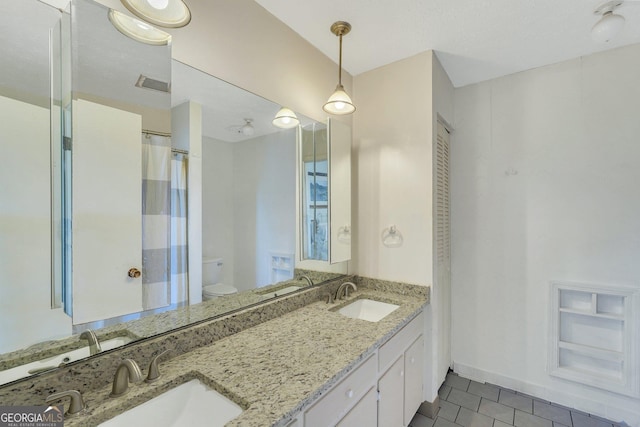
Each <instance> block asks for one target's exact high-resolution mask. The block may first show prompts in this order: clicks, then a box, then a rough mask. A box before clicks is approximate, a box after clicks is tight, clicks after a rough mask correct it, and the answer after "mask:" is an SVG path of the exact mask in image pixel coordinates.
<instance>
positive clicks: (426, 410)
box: [418, 396, 440, 420]
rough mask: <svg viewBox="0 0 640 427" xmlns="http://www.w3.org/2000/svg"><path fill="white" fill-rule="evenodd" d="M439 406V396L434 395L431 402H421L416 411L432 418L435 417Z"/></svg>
mask: <svg viewBox="0 0 640 427" xmlns="http://www.w3.org/2000/svg"><path fill="white" fill-rule="evenodd" d="M439 408H440V397H438V396H436V398H435V399H434V401H433V402H422V403H421V404H420V407H419V408H418V413H419V414H421V415H424V416H425V417H427V418H431V419H432V420H433V419H435V418H436V415H437V414H438V409H439Z"/></svg>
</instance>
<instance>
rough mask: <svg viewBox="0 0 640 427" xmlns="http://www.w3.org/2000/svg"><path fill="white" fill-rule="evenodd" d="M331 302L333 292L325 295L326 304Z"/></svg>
mask: <svg viewBox="0 0 640 427" xmlns="http://www.w3.org/2000/svg"><path fill="white" fill-rule="evenodd" d="M333 302H334V300H333V293H331V292H329V295H327V304H333Z"/></svg>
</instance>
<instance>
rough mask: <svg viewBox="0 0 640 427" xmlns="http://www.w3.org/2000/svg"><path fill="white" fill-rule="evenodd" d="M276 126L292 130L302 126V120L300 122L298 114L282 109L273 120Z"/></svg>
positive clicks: (285, 108)
mask: <svg viewBox="0 0 640 427" xmlns="http://www.w3.org/2000/svg"><path fill="white" fill-rule="evenodd" d="M271 123H273V125H274V126H276V127H279V128H282V129H291V128H294V127H296V126H298V125H299V124H300V120H298V116H296V113H294V112H293V111H291V110H290V109H288V108H287V107H282V108H281V109H280V110H279V111H278V112H277V113H276V116H275V117H274V118H273V121H272V122H271Z"/></svg>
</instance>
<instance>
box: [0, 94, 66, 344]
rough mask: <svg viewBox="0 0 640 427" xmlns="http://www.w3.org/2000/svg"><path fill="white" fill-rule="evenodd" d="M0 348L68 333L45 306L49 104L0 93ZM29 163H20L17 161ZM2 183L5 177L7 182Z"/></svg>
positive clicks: (48, 273)
mask: <svg viewBox="0 0 640 427" xmlns="http://www.w3.org/2000/svg"><path fill="white" fill-rule="evenodd" d="M0 114H2V117H3V128H2V138H3V140H6V141H12V143H11V144H10V145H8V146H7V151H6V152H5V153H4V154H3V155H2V156H0V182H3V183H5V184H3V185H2V186H0V236H2V239H0V283H3V286H0V325H2V334H0V337H1V338H0V353H4V352H8V351H12V350H17V349H19V348H21V347H24V346H27V345H31V344H35V343H37V342H40V341H42V340H47V339H52V338H59V337H64V336H68V335H71V318H70V317H68V316H67V315H65V314H64V312H63V311H62V309H56V310H51V225H52V224H51V216H50V215H51V206H50V204H51V198H50V194H49V190H50V187H49V186H50V172H51V168H50V147H49V110H48V109H46V108H42V107H38V106H35V105H31V104H27V103H24V102H21V101H16V100H14V99H9V98H5V97H3V96H0ZM25 164H30V165H34V167H31V168H25V167H23V166H22V165H25ZM6 183H11V185H8V184H6Z"/></svg>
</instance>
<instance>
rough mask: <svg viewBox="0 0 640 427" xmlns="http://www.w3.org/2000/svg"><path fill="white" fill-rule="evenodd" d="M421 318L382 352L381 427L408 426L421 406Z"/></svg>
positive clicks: (398, 334) (379, 409) (379, 415)
mask: <svg viewBox="0 0 640 427" xmlns="http://www.w3.org/2000/svg"><path fill="white" fill-rule="evenodd" d="M422 328H423V323H422V315H420V316H418V317H416V318H415V319H414V320H412V321H411V322H410V323H409V324H408V325H407V326H405V327H404V328H402V330H400V332H398V333H397V334H396V335H395V336H394V337H393V338H391V339H390V340H389V341H387V343H385V344H384V345H383V346H382V347H381V348H380V350H379V369H378V370H379V372H380V379H379V380H378V393H379V401H378V427H388V426H389V427H390V426H407V425H409V422H410V421H411V419H412V418H413V416H414V415H415V413H416V411H417V410H418V408H419V407H420V404H421V403H422V381H423V379H422V377H423V354H424V339H423V337H422Z"/></svg>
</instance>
